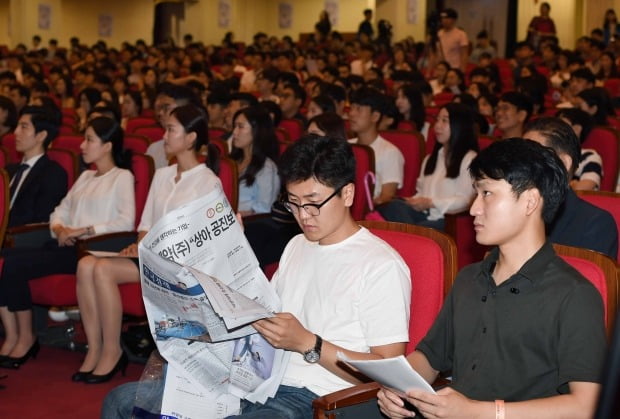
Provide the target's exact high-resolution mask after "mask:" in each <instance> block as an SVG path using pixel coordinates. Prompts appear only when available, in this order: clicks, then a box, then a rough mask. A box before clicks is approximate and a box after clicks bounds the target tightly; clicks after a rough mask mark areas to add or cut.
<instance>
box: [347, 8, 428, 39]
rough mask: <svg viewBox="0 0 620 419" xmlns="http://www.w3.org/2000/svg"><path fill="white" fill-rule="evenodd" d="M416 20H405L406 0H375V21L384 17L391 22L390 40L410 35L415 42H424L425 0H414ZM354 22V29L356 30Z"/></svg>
mask: <svg viewBox="0 0 620 419" xmlns="http://www.w3.org/2000/svg"><path fill="white" fill-rule="evenodd" d="M416 3H417V22H416V23H409V22H407V0H377V2H376V18H375V23H376V22H378V21H379V20H380V19H386V20H388V21H389V22H390V23H391V24H392V34H393V37H392V40H393V41H400V40H402V39H405V38H407V37H409V36H412V37H413V39H415V40H416V42H419V41H422V42H424V35H425V34H424V32H425V26H426V25H425V22H426V1H425V0H416ZM357 24H359V20H358V21H357V22H356V26H355V29H354V30H355V31H357Z"/></svg>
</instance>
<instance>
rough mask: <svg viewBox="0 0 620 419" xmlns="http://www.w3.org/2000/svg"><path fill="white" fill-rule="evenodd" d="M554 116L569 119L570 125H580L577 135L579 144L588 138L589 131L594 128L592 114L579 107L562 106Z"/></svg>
mask: <svg viewBox="0 0 620 419" xmlns="http://www.w3.org/2000/svg"><path fill="white" fill-rule="evenodd" d="M555 116H556V117H558V118H560V119H562V118H563V119H567V120H569V121H570V124H571V125H580V126H581V134H580V135H579V142H580V143H581V144H583V142H584V141H585V140H586V138H588V135H589V134H590V131H592V128H594V119H593V118H592V115H590V114H589V113H587V112H586V111H584V110H581V109H579V108H562V109H560V110H559V111H558V112H557V113H556V114H555Z"/></svg>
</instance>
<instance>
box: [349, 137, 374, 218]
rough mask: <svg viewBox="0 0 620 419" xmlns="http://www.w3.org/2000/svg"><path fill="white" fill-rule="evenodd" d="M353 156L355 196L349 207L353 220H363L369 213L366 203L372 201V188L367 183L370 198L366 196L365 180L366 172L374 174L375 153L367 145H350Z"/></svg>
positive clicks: (370, 184)
mask: <svg viewBox="0 0 620 419" xmlns="http://www.w3.org/2000/svg"><path fill="white" fill-rule="evenodd" d="M351 146H352V148H353V155H354V156H355V196H354V197H353V205H352V206H351V215H352V216H353V219H354V220H363V219H364V216H365V215H366V213H367V212H368V211H369V208H368V201H369V200H370V201H372V194H373V189H374V186H373V185H372V183H369V185H368V187H369V191H368V193H369V194H370V196H368V195H367V194H366V187H365V179H366V174H367V173H368V172H372V173H375V153H374V152H373V151H372V148H370V147H369V146H367V145H361V144H351Z"/></svg>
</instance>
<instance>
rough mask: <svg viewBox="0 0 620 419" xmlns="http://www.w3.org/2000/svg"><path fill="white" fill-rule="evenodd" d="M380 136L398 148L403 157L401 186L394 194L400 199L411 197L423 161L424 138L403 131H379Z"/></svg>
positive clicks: (416, 133) (414, 133)
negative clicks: (400, 197) (403, 165)
mask: <svg viewBox="0 0 620 419" xmlns="http://www.w3.org/2000/svg"><path fill="white" fill-rule="evenodd" d="M380 135H381V136H382V137H383V138H385V139H386V140H388V141H389V142H391V143H392V144H394V145H395V146H396V147H398V149H399V150H400V152H401V153H403V156H404V157H405V167H404V173H403V186H402V187H401V188H400V189H399V190H398V191H397V192H396V193H397V194H398V196H402V197H408V196H412V195H413V194H414V193H415V185H416V181H417V180H418V176H419V175H420V167H421V166H422V160H423V159H424V137H422V134H420V133H419V132H404V131H381V132H380Z"/></svg>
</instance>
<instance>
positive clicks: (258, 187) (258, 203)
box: [230, 106, 280, 217]
mask: <svg viewBox="0 0 620 419" xmlns="http://www.w3.org/2000/svg"><path fill="white" fill-rule="evenodd" d="M232 137H233V148H232V151H231V152H230V157H231V158H232V159H233V160H235V161H236V162H237V168H238V171H239V213H240V214H241V215H242V216H244V217H245V216H247V215H251V214H263V213H267V212H269V211H270V210H271V204H273V202H274V201H275V200H276V199H277V197H278V192H279V190H280V178H279V177H278V167H277V166H276V163H275V161H276V159H277V157H278V140H277V138H276V134H275V131H274V127H273V122H272V121H271V118H270V117H269V114H268V113H267V112H266V111H265V110H264V109H263V108H261V107H260V106H250V107H248V108H243V109H240V110H239V111H237V113H235V115H234V117H233V134H232Z"/></svg>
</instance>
